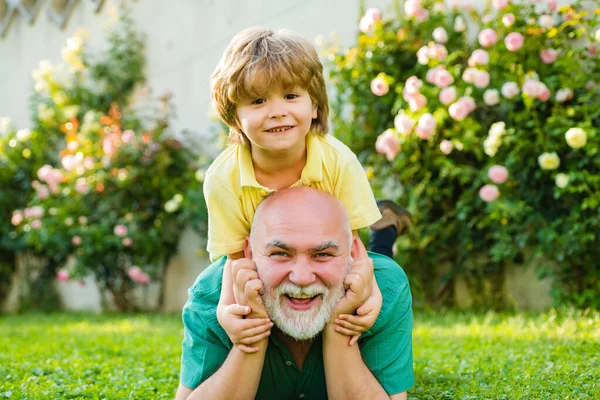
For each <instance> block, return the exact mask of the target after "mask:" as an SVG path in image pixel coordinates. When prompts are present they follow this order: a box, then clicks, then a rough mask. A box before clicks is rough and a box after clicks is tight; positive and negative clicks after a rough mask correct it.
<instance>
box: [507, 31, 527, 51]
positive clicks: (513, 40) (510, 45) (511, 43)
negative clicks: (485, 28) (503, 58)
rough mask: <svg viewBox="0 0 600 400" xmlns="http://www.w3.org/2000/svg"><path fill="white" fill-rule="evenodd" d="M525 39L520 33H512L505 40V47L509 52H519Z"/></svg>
mask: <svg viewBox="0 0 600 400" xmlns="http://www.w3.org/2000/svg"><path fill="white" fill-rule="evenodd" d="M524 41H525V39H524V38H523V35H521V34H520V33H519V32H511V33H509V34H508V35H506V37H505V38H504V45H506V49H507V50H508V51H517V50H519V49H520V48H521V47H523V42H524Z"/></svg>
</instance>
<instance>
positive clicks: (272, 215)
mask: <svg viewBox="0 0 600 400" xmlns="http://www.w3.org/2000/svg"><path fill="white" fill-rule="evenodd" d="M307 225H308V226H307ZM311 225H314V227H315V229H316V228H317V227H318V226H322V225H326V226H328V227H329V228H330V229H332V230H334V231H337V232H338V233H339V234H341V235H342V236H343V237H345V238H346V239H347V243H350V242H351V240H352V230H351V229H350V222H349V220H348V214H347V212H346V209H345V208H344V206H343V204H342V203H341V202H340V201H339V200H338V199H336V198H335V197H334V196H332V195H331V194H329V193H327V192H324V191H321V190H318V189H315V188H311V187H306V186H299V187H293V188H288V189H283V190H279V191H277V192H274V193H272V194H271V195H270V196H268V197H267V198H265V199H264V200H263V201H262V203H260V204H259V206H258V208H257V209H256V213H255V214H254V220H253V222H252V229H251V230H250V243H252V244H253V243H254V239H255V238H256V237H257V235H258V234H259V233H260V234H261V235H260V236H262V237H264V236H263V234H265V233H267V236H268V232H265V229H269V228H273V227H282V226H283V227H286V228H287V229H291V230H294V229H302V228H304V229H307V228H308V229H310V226H311ZM253 247H254V246H253Z"/></svg>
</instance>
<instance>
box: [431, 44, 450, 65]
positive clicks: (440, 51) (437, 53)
mask: <svg viewBox="0 0 600 400" xmlns="http://www.w3.org/2000/svg"><path fill="white" fill-rule="evenodd" d="M446 57H448V49H446V46H444V45H443V44H439V43H434V44H433V45H430V46H429V58H435V59H436V60H439V61H444V60H445V59H446Z"/></svg>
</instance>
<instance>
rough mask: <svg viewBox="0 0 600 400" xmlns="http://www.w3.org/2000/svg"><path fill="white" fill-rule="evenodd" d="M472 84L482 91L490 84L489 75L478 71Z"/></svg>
mask: <svg viewBox="0 0 600 400" xmlns="http://www.w3.org/2000/svg"><path fill="white" fill-rule="evenodd" d="M473 84H474V85H475V86H477V87H478V88H479V89H484V88H486V87H488V85H489V84H490V74H489V72H487V71H478V72H477V74H476V75H475V80H474V81H473Z"/></svg>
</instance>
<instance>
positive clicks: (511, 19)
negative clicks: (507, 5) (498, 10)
mask: <svg viewBox="0 0 600 400" xmlns="http://www.w3.org/2000/svg"><path fill="white" fill-rule="evenodd" d="M502 23H503V24H504V26H505V27H507V28H508V27H510V26H512V24H514V23H515V16H514V15H512V14H505V15H503V16H502Z"/></svg>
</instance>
